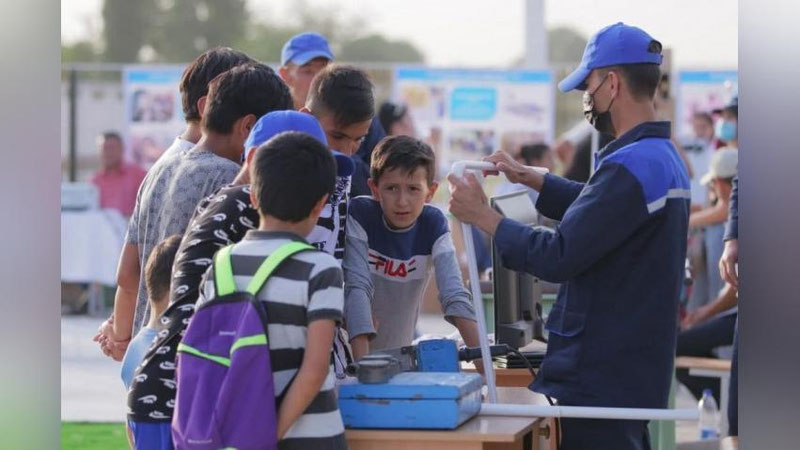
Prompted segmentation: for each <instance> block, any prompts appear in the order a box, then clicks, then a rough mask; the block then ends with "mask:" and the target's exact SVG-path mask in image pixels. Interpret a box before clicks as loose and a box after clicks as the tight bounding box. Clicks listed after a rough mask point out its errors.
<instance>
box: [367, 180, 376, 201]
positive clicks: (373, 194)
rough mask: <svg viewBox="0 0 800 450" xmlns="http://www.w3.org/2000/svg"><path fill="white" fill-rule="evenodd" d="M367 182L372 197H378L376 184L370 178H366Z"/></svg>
mask: <svg viewBox="0 0 800 450" xmlns="http://www.w3.org/2000/svg"><path fill="white" fill-rule="evenodd" d="M367 184H368V185H369V190H370V191H371V192H372V197H373V198H376V199H377V198H378V185H377V184H375V182H374V181H373V180H372V178H367Z"/></svg>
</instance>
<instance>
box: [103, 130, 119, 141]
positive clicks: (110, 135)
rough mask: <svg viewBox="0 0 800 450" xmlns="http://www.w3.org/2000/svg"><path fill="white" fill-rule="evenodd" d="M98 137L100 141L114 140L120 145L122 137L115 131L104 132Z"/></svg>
mask: <svg viewBox="0 0 800 450" xmlns="http://www.w3.org/2000/svg"><path fill="white" fill-rule="evenodd" d="M100 137H101V138H102V139H116V140H117V141H119V142H120V143H122V135H120V134H119V133H118V132H116V131H113V130H108V131H104V132H103V133H102V134H101V135H100Z"/></svg>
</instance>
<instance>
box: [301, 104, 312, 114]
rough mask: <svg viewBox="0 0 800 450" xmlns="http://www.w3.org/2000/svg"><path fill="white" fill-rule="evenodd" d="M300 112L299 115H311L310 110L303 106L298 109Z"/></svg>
mask: <svg viewBox="0 0 800 450" xmlns="http://www.w3.org/2000/svg"><path fill="white" fill-rule="evenodd" d="M300 112H301V113H306V114H311V110H310V109H308V108H307V107H305V106H303V107H302V108H300ZM311 115H312V116H313V114H311Z"/></svg>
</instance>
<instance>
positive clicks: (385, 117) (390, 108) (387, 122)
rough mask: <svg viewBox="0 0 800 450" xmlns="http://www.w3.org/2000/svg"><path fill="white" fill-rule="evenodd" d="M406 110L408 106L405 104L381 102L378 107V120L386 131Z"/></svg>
mask: <svg viewBox="0 0 800 450" xmlns="http://www.w3.org/2000/svg"><path fill="white" fill-rule="evenodd" d="M407 112H408V108H407V107H406V106H405V105H402V104H398V103H393V102H383V104H382V105H381V107H380V108H379V109H378V119H379V120H380V122H381V126H382V127H383V129H384V130H386V132H387V133H388V132H389V130H390V129H391V128H392V125H394V123H395V122H397V121H399V120H400V119H402V118H403V116H405V115H406V113H407Z"/></svg>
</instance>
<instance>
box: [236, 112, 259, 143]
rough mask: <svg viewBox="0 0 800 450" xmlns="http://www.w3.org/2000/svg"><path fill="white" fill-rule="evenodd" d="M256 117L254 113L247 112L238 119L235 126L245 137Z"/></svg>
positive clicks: (248, 134) (248, 133)
mask: <svg viewBox="0 0 800 450" xmlns="http://www.w3.org/2000/svg"><path fill="white" fill-rule="evenodd" d="M257 120H258V117H256V115H255V114H248V115H246V116H244V117H242V118H241V119H239V120H238V123H237V124H236V127H238V128H239V131H240V132H241V133H242V135H243V136H244V137H245V139H247V136H250V130H252V129H253V126H254V125H255V124H256V121H257Z"/></svg>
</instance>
